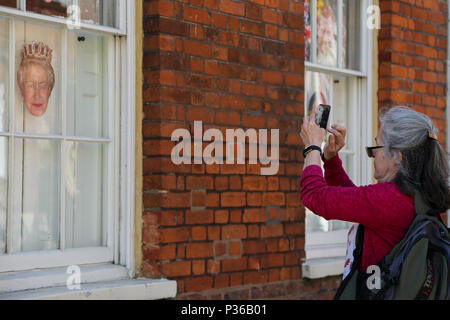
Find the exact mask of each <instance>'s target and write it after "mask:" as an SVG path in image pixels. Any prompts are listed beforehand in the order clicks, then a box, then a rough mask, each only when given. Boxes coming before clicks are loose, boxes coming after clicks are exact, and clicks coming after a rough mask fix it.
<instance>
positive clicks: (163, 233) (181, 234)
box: [159, 227, 190, 243]
mask: <svg viewBox="0 0 450 320" xmlns="http://www.w3.org/2000/svg"><path fill="white" fill-rule="evenodd" d="M159 234H160V242H161V243H169V242H185V241H187V240H189V237H190V230H189V229H188V228H186V227H179V228H164V229H161V230H160V231H159Z"/></svg>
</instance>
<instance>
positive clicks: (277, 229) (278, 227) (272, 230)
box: [261, 224, 288, 238]
mask: <svg viewBox="0 0 450 320" xmlns="http://www.w3.org/2000/svg"><path fill="white" fill-rule="evenodd" d="M287 226H288V225H287ZM287 226H286V227H287ZM282 235H283V225H282V224H273V225H263V226H261V237H263V238H272V237H280V236H282Z"/></svg>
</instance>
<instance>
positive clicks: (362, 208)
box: [300, 156, 415, 271]
mask: <svg viewBox="0 0 450 320" xmlns="http://www.w3.org/2000/svg"><path fill="white" fill-rule="evenodd" d="M324 168H325V179H324V178H323V174H322V170H321V168H320V167H319V166H317V165H311V166H308V167H306V168H305V169H304V170H303V174H302V177H301V181H300V189H301V190H300V198H301V200H302V203H303V205H304V206H305V207H307V208H309V209H310V210H311V211H312V212H314V213H315V214H317V215H319V216H321V217H323V218H325V219H326V220H332V219H333V220H334V219H335V220H343V221H350V222H357V223H360V224H362V225H363V226H364V227H365V231H364V247H363V254H362V264H361V266H360V271H363V270H366V268H367V267H368V266H370V265H375V264H377V263H378V262H379V261H380V260H381V259H382V258H383V257H384V256H385V255H386V254H387V253H389V251H390V250H391V249H392V248H393V247H394V246H395V244H397V243H398V242H399V241H400V239H401V238H402V237H403V235H404V234H405V233H406V231H407V229H408V227H409V225H410V223H411V222H412V220H413V218H414V215H415V210H414V199H413V198H411V197H408V196H407V195H405V194H403V193H401V192H400V190H399V189H398V188H397V186H396V185H395V184H394V183H393V182H385V183H378V184H373V185H368V186H361V187H357V186H355V185H354V184H353V182H352V181H351V180H350V178H349V177H348V176H347V174H346V173H345V171H344V168H343V167H342V161H341V159H340V158H339V156H336V157H334V158H332V159H330V160H328V161H326V162H325V163H324Z"/></svg>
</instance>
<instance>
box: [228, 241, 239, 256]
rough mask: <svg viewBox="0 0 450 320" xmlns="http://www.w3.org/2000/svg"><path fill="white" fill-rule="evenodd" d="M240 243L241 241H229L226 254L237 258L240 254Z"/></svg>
mask: <svg viewBox="0 0 450 320" xmlns="http://www.w3.org/2000/svg"><path fill="white" fill-rule="evenodd" d="M241 247H242V242H241V241H230V242H229V243H228V254H229V255H230V256H237V255H241V254H242V250H241Z"/></svg>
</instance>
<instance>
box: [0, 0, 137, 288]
mask: <svg viewBox="0 0 450 320" xmlns="http://www.w3.org/2000/svg"><path fill="white" fill-rule="evenodd" d="M73 1H75V2H76V0H73ZM25 3H26V1H24V0H20V4H19V9H11V8H6V7H0V14H1V15H6V16H8V17H12V18H26V19H27V20H30V21H37V22H47V23H49V24H53V25H60V26H61V25H66V19H64V18H58V17H51V16H45V15H41V14H36V13H32V12H25V11H24V9H25ZM117 13H118V15H120V18H119V20H118V21H119V28H117V29H116V28H111V27H104V26H99V25H93V24H87V23H81V30H86V31H95V32H99V33H104V34H108V35H114V36H116V40H115V41H113V42H115V48H111V49H113V50H115V52H116V53H118V54H115V55H114V56H115V60H113V61H111V63H112V64H113V65H114V66H115V71H116V72H115V75H114V77H112V78H110V79H108V80H107V81H111V83H114V86H113V87H111V88H114V89H113V90H111V92H110V97H109V99H110V101H113V102H115V103H117V104H118V105H115V106H114V107H112V108H111V111H114V114H113V112H109V117H111V118H110V119H109V120H110V121H109V125H111V126H112V127H110V128H109V129H110V130H109V133H110V134H111V135H112V136H110V137H108V138H106V139H86V141H89V142H94V141H95V142H111V143H112V144H113V146H112V147H111V148H110V150H109V151H108V157H109V158H108V161H109V162H110V163H109V166H110V169H111V170H112V171H110V172H111V173H113V174H112V177H111V180H110V182H112V186H108V189H109V190H108V197H107V199H108V202H109V205H110V206H111V207H110V209H111V210H112V212H113V214H112V215H110V216H109V217H108V232H109V236H108V246H107V247H105V248H101V247H96V248H80V249H65V250H49V251H39V252H29V253H28V252H22V253H13V254H9V255H0V293H7V292H12V291H17V290H29V289H36V288H41V287H51V286H58V285H65V281H66V279H67V274H65V271H66V267H67V266H70V265H78V266H80V267H81V271H82V282H83V283H85V282H97V281H106V280H108V281H110V280H114V279H123V278H129V277H134V274H135V265H134V227H133V226H134V179H135V177H134V164H135V98H136V91H135V90H136V84H135V78H136V77H135V76H136V70H135V66H136V63H135V3H134V1H126V0H120V1H118V8H117ZM10 21H11V24H10V25H12V19H10ZM10 32H14V28H11V30H10ZM66 32H67V31H63V33H66ZM12 36H14V34H12ZM63 37H64V36H63ZM10 38H12V39H14V37H11V34H10ZM11 42H12V43H11V44H10V57H15V50H16V48H14V41H11ZM110 45H112V44H110ZM62 56H65V55H62ZM64 59H65V58H64ZM66 64H67V61H63V62H62V73H63V77H62V79H63V80H62V81H66V79H65V75H64V68H65V65H66ZM10 65H11V70H12V68H13V67H12V62H11V61H10ZM11 70H10V71H11ZM10 74H13V73H11V72H10ZM14 88H15V77H14V76H11V77H10V92H11V95H10V100H9V101H10V103H9V105H10V106H9V117H10V131H9V132H3V133H1V134H0V135H1V136H6V137H9V138H10V137H12V136H15V137H19V136H20V137H23V138H34V139H35V138H44V139H45V138H47V139H54V138H57V139H61V137H60V136H52V135H34V134H14V133H13V129H14V127H13V123H12V122H11V120H12V117H13V114H12V112H14V107H13V105H14V103H13V101H14ZM61 94H62V100H61V102H62V104H64V105H65V104H66V101H65V97H66V95H65V85H64V84H63V85H61ZM63 110H65V109H64V108H63ZM63 113H64V112H63ZM64 117H65V115H64V114H62V124H63V126H64V125H65V118H64ZM63 130H64V129H63ZM64 134H65V132H63V135H64ZM61 140H62V139H61ZM66 140H67V141H70V137H67V138H66ZM76 140H77V141H79V140H80V139H78V137H77V139H76ZM11 141H12V139H10V143H9V153H10V157H9V159H8V166H9V168H11V167H12V164H13V163H14V162H13V161H14V155H12V154H11V153H12V151H13V149H12V148H11V147H12V142H11ZM62 159H63V158H62ZM63 165H64V161H62V163H61V170H63ZM113 168H114V169H113ZM8 174H9V175H11V170H9V171H8ZM61 176H64V175H61ZM61 179H64V178H63V177H62V178H61ZM8 190H9V197H8V208H10V207H11V200H12V194H11V189H10V187H9V186H8ZM64 196H65V195H64V194H62V195H61V199H62V200H63V198H64ZM63 204H64V202H62V203H61V210H64V206H63ZM8 211H10V209H8ZM10 214H11V213H8V217H9V216H10ZM62 217H64V215H62ZM8 220H9V221H10V219H8ZM119 221H120V224H119ZM61 231H63V230H61ZM91 265H92V266H91ZM100 274H101V276H98V275H100ZM96 275H97V276H96ZM21 279H22V280H23V279H26V280H24V281H20V280H21ZM30 279H33V280H31V281H30Z"/></svg>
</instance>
